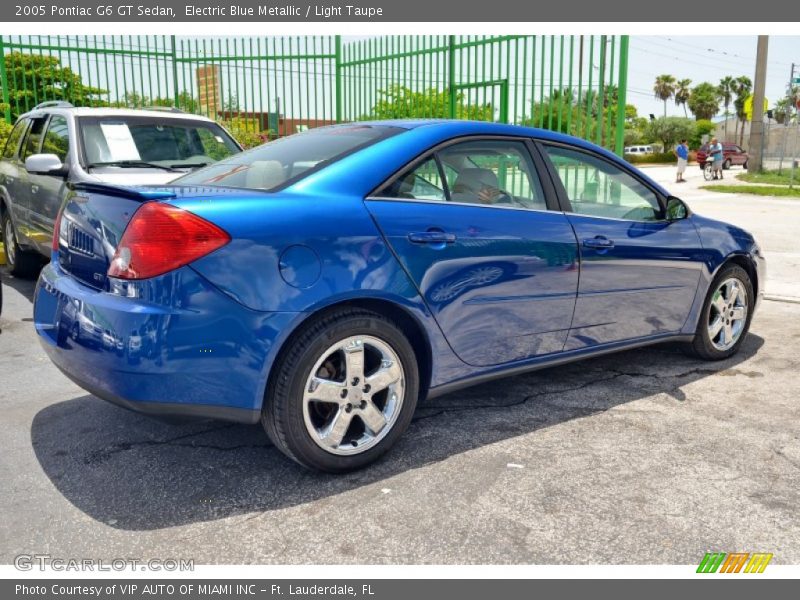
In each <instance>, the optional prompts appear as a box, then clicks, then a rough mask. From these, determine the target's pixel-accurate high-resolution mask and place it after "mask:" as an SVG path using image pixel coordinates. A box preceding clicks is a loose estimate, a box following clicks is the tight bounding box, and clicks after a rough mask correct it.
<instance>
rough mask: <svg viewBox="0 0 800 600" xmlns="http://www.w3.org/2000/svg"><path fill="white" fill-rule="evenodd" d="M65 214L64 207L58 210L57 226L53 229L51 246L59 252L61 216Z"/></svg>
mask: <svg viewBox="0 0 800 600" xmlns="http://www.w3.org/2000/svg"><path fill="white" fill-rule="evenodd" d="M63 215H64V209H63V208H62V209H61V210H59V211H58V216H57V217H56V224H55V228H54V229H53V244H52V246H51V247H52V248H53V250H54V251H56V252H58V236H59V235H60V234H61V217H62V216H63Z"/></svg>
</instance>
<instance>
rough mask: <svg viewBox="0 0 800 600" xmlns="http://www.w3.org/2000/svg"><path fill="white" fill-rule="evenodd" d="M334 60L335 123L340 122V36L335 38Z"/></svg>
mask: <svg viewBox="0 0 800 600" xmlns="http://www.w3.org/2000/svg"><path fill="white" fill-rule="evenodd" d="M334 59H335V62H336V122H337V123H341V122H342V36H341V35H337V36H335V49H334Z"/></svg>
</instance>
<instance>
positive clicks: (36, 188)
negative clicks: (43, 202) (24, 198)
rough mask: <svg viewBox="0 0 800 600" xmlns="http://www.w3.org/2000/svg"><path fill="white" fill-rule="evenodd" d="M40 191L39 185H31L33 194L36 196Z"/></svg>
mask: <svg viewBox="0 0 800 600" xmlns="http://www.w3.org/2000/svg"><path fill="white" fill-rule="evenodd" d="M38 191H39V186H38V185H36V184H35V183H34V184H33V185H31V194H35V193H36V192H38Z"/></svg>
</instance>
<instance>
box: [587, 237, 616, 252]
mask: <svg viewBox="0 0 800 600" xmlns="http://www.w3.org/2000/svg"><path fill="white" fill-rule="evenodd" d="M583 245H584V246H585V247H586V248H595V249H599V250H608V249H609V248H613V247H614V240H610V239H608V238H607V237H604V236H602V235H598V236H596V237H593V238H586V239H585V240H583Z"/></svg>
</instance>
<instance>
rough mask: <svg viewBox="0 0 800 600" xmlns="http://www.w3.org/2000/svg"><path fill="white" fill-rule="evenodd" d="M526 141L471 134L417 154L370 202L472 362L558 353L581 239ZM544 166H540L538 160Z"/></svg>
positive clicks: (451, 338) (447, 331) (455, 344)
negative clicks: (541, 175)
mask: <svg viewBox="0 0 800 600" xmlns="http://www.w3.org/2000/svg"><path fill="white" fill-rule="evenodd" d="M530 147H531V145H530V142H529V141H525V140H521V139H515V138H467V139H462V140H460V141H457V142H454V143H448V144H445V145H443V146H441V147H439V148H437V149H435V150H434V151H431V152H428V153H427V154H425V155H423V156H422V157H420V158H419V159H418V160H416V161H415V162H414V163H412V165H410V166H409V167H407V168H406V169H405V170H403V171H402V172H400V173H399V174H397V175H396V176H394V177H392V178H391V179H390V180H389V181H388V182H386V184H385V185H384V186H382V187H381V188H379V189H378V191H377V192H376V193H375V194H373V195H372V196H370V197H369V198H367V201H366V206H367V208H368V210H369V211H370V213H371V214H372V216H373V218H374V219H375V221H376V223H377V224H378V227H379V228H380V230H381V231H382V233H383V235H384V237H385V239H386V240H387V242H388V243H389V244H390V246H391V248H392V250H393V252H394V253H395V255H396V256H397V257H398V259H399V260H400V262H401V263H402V265H403V267H404V268H405V269H406V271H407V273H408V274H409V276H410V277H411V278H412V279H413V281H414V283H415V284H416V286H417V288H418V289H419V292H420V294H421V296H422V298H423V299H424V301H425V303H426V304H427V306H428V308H429V309H430V311H431V313H432V314H433V316H434V317H435V319H436V321H437V322H438V324H439V326H440V328H441V329H442V332H443V333H444V335H445V337H446V339H447V341H448V342H449V344H450V346H451V347H452V348H453V350H454V351H455V353H456V354H457V355H458V356H459V357H460V358H461V359H462V360H463V361H465V362H466V363H468V364H471V365H476V366H488V365H497V364H502V363H508V362H512V361H517V360H524V359H527V358H531V357H534V356H539V355H543V354H549V353H553V352H559V351H561V350H562V348H563V346H564V343H565V341H566V338H567V334H568V331H569V326H570V322H571V318H572V312H573V310H574V307H575V296H576V293H577V288H578V271H577V268H576V267H577V263H576V260H577V242H576V240H575V235H574V233H573V231H572V227H571V226H570V224H569V221H568V220H567V218H566V216H565V215H564V214H563V213H562V212H560V211H558V210H552V209H554V208H555V207H556V204H557V199H556V197H555V192H554V189H553V187H552V183H550V182H549V180H545V182H544V185H543V181H542V178H541V177H540V175H539V173H540V169H543V168H544V163H543V162H542V160H541V158H540V157H538V156H537V157H534V156H533V155H532V154H531V153H530ZM537 164H538V165H539V168H537V166H536V165H537Z"/></svg>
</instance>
